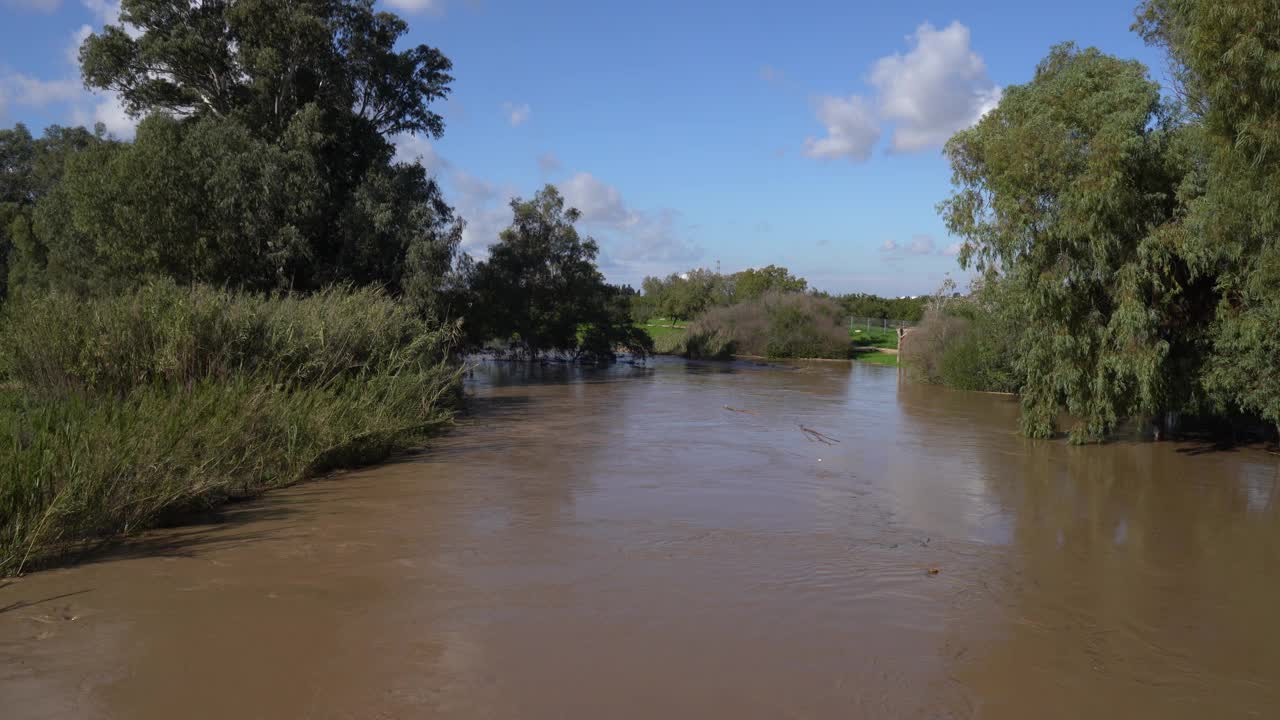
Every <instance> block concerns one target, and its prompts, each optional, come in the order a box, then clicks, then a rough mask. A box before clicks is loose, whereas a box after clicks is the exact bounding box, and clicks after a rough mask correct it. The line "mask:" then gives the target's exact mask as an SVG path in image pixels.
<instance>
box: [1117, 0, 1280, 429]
mask: <svg viewBox="0 0 1280 720" xmlns="http://www.w3.org/2000/svg"><path fill="white" fill-rule="evenodd" d="M1136 29H1137V30H1138V31H1139V32H1140V33H1141V34H1142V35H1143V37H1144V38H1146V40H1147V41H1148V42H1150V43H1152V44H1154V45H1157V46H1160V47H1163V48H1165V49H1166V50H1167V51H1168V52H1169V54H1170V57H1171V59H1172V61H1173V68H1174V72H1173V75H1174V77H1175V79H1176V80H1177V81H1178V89H1179V95H1180V96H1181V97H1182V98H1183V100H1184V102H1185V103H1186V105H1187V106H1188V107H1189V108H1190V109H1191V111H1192V112H1193V114H1194V116H1195V117H1196V118H1197V119H1198V120H1199V121H1200V123H1201V125H1202V128H1201V129H1202V141H1203V147H1202V159H1203V163H1202V164H1203V166H1204V168H1205V170H1204V177H1203V180H1202V183H1201V185H1200V188H1199V190H1200V192H1201V194H1202V196H1201V197H1198V198H1197V199H1196V201H1195V202H1194V204H1193V205H1192V211H1191V213H1190V214H1189V216H1188V218H1187V221H1186V227H1185V231H1184V236H1185V239H1186V245H1187V257H1188V258H1189V259H1190V260H1191V262H1193V263H1194V265H1195V266H1196V267H1197V268H1198V269H1199V270H1200V271H1201V272H1203V273H1206V274H1212V275H1214V276H1215V278H1216V282H1217V288H1218V290H1219V292H1220V302H1219V304H1218V306H1217V309H1216V318H1215V321H1214V323H1213V327H1212V335H1211V340H1212V343H1213V354H1214V358H1213V362H1212V363H1210V364H1209V365H1208V366H1207V368H1206V372H1205V383H1206V385H1207V386H1208V387H1209V388H1210V389H1211V390H1212V391H1213V392H1214V393H1215V397H1216V398H1217V399H1218V400H1219V401H1220V402H1221V403H1222V404H1223V405H1224V406H1226V407H1227V408H1231V409H1240V410H1244V411H1246V412H1250V413H1256V414H1258V415H1261V416H1262V417H1264V418H1266V419H1267V420H1269V421H1270V422H1272V423H1273V424H1275V425H1276V427H1277V428H1280V373H1277V372H1276V369H1277V368H1280V81H1278V80H1277V78H1280V7H1277V4H1276V2H1275V1H1274V0H1147V1H1146V2H1144V3H1142V5H1141V6H1140V7H1139V10H1138V22H1137V23H1136Z"/></svg>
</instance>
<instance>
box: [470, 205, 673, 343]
mask: <svg viewBox="0 0 1280 720" xmlns="http://www.w3.org/2000/svg"><path fill="white" fill-rule="evenodd" d="M511 211H512V215H513V218H512V222H511V226H510V227H508V228H507V229H505V230H503V231H502V233H501V234H500V235H499V236H498V242H497V243H496V244H494V245H492V246H490V248H489V257H488V258H487V259H486V260H484V261H483V262H480V263H478V264H477V265H476V269H475V280H474V285H473V287H474V288H475V293H476V300H475V308H476V311H475V313H474V314H473V317H472V325H471V328H470V332H471V335H472V339H473V341H474V342H477V343H478V342H484V341H487V340H491V339H499V340H508V341H510V342H511V344H512V346H513V347H514V348H516V349H517V350H518V351H520V352H521V353H522V354H524V355H526V356H527V357H536V356H537V355H539V354H540V353H542V352H545V351H548V350H551V351H559V352H564V353H570V354H575V355H576V354H578V353H579V352H580V351H586V352H590V353H591V354H593V355H607V354H610V353H611V352H612V350H613V348H615V347H617V346H619V345H622V346H627V347H628V349H631V350H633V351H638V352H640V353H642V354H643V352H645V350H646V349H647V348H651V347H652V343H651V341H648V336H647V335H645V334H644V333H643V332H642V331H639V330H637V329H636V328H634V327H633V326H632V323H631V318H630V307H629V300H628V298H627V293H626V292H625V291H624V290H622V289H620V288H616V287H613V286H610V285H607V284H606V283H605V281H604V276H603V275H601V274H600V271H599V269H597V268H596V264H595V259H596V255H597V253H598V252H599V247H598V246H597V245H596V241H595V240H593V239H592V238H589V237H588V238H585V239H583V238H581V237H580V236H579V235H578V231H577V229H576V228H575V227H574V223H575V222H577V221H578V218H579V217H580V216H581V214H580V213H579V212H578V211H577V210H575V209H573V208H566V207H565V205H564V198H563V197H561V195H560V193H559V191H558V190H556V188H555V187H554V186H551V185H548V186H546V187H545V188H543V189H542V190H540V191H539V192H538V193H537V194H536V195H535V196H534V197H533V198H531V199H529V200H522V199H520V198H515V199H513V200H512V201H511ZM628 290H629V289H628Z"/></svg>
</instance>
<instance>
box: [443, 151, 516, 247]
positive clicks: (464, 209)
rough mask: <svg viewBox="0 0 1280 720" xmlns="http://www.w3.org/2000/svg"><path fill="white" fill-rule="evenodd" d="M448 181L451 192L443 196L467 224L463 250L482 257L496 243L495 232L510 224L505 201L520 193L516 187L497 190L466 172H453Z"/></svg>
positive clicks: (509, 213) (496, 234)
mask: <svg viewBox="0 0 1280 720" xmlns="http://www.w3.org/2000/svg"><path fill="white" fill-rule="evenodd" d="M449 180H450V184H451V186H452V190H453V192H452V193H449V194H447V195H446V197H447V198H448V199H449V200H450V202H452V203H453V204H454V209H455V210H456V211H457V213H458V215H459V216H460V217H461V218H462V219H463V220H465V221H466V224H465V226H464V227H463V229H462V247H463V249H464V250H466V251H467V252H469V253H471V254H473V255H477V254H479V255H483V254H484V253H485V250H486V249H487V248H488V247H489V246H490V245H492V244H494V243H496V242H497V241H498V233H500V232H502V230H503V229H504V228H506V227H507V226H508V225H510V224H511V208H510V207H509V205H508V203H507V201H508V199H509V198H511V197H514V196H516V195H518V194H519V193H518V191H516V189H515V188H510V187H507V188H500V187H498V186H497V185H495V184H493V183H491V182H488V181H487V180H484V179H482V178H479V177H476V176H475V175H472V174H470V173H468V172H466V171H465V170H454V171H453V173H452V174H451V175H450V177H449Z"/></svg>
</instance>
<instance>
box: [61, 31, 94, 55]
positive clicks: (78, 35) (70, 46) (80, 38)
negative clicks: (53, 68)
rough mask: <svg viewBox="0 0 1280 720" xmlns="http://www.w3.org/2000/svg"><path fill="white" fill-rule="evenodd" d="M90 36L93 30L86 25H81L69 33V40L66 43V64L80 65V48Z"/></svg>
mask: <svg viewBox="0 0 1280 720" xmlns="http://www.w3.org/2000/svg"><path fill="white" fill-rule="evenodd" d="M92 34H93V28H91V27H89V26H88V25H81V26H80V27H79V28H78V29H76V30H75V31H73V32H72V33H71V40H70V41H68V42H67V62H68V63H69V64H71V65H79V64H80V46H81V45H83V44H84V41H85V40H86V39H87V38H88V37H89V36H90V35H92Z"/></svg>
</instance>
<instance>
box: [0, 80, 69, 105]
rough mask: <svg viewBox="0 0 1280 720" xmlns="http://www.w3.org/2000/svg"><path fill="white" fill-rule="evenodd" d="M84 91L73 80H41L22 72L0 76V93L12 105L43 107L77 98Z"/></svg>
mask: <svg viewBox="0 0 1280 720" xmlns="http://www.w3.org/2000/svg"><path fill="white" fill-rule="evenodd" d="M83 93H84V89H83V87H82V86H81V85H80V83H79V82H77V81H75V80H69V79H68V80H41V79H40V78H34V77H31V76H30V75H24V74H22V73H8V74H6V75H4V76H3V77H0V95H3V96H4V97H5V99H6V100H7V101H8V102H10V103H13V104H14V105H24V106H27V107H35V108H43V107H48V106H50V105H57V104H62V103H69V102H74V101H75V100H78V99H79V98H80V96H81V95H82V94H83Z"/></svg>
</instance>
